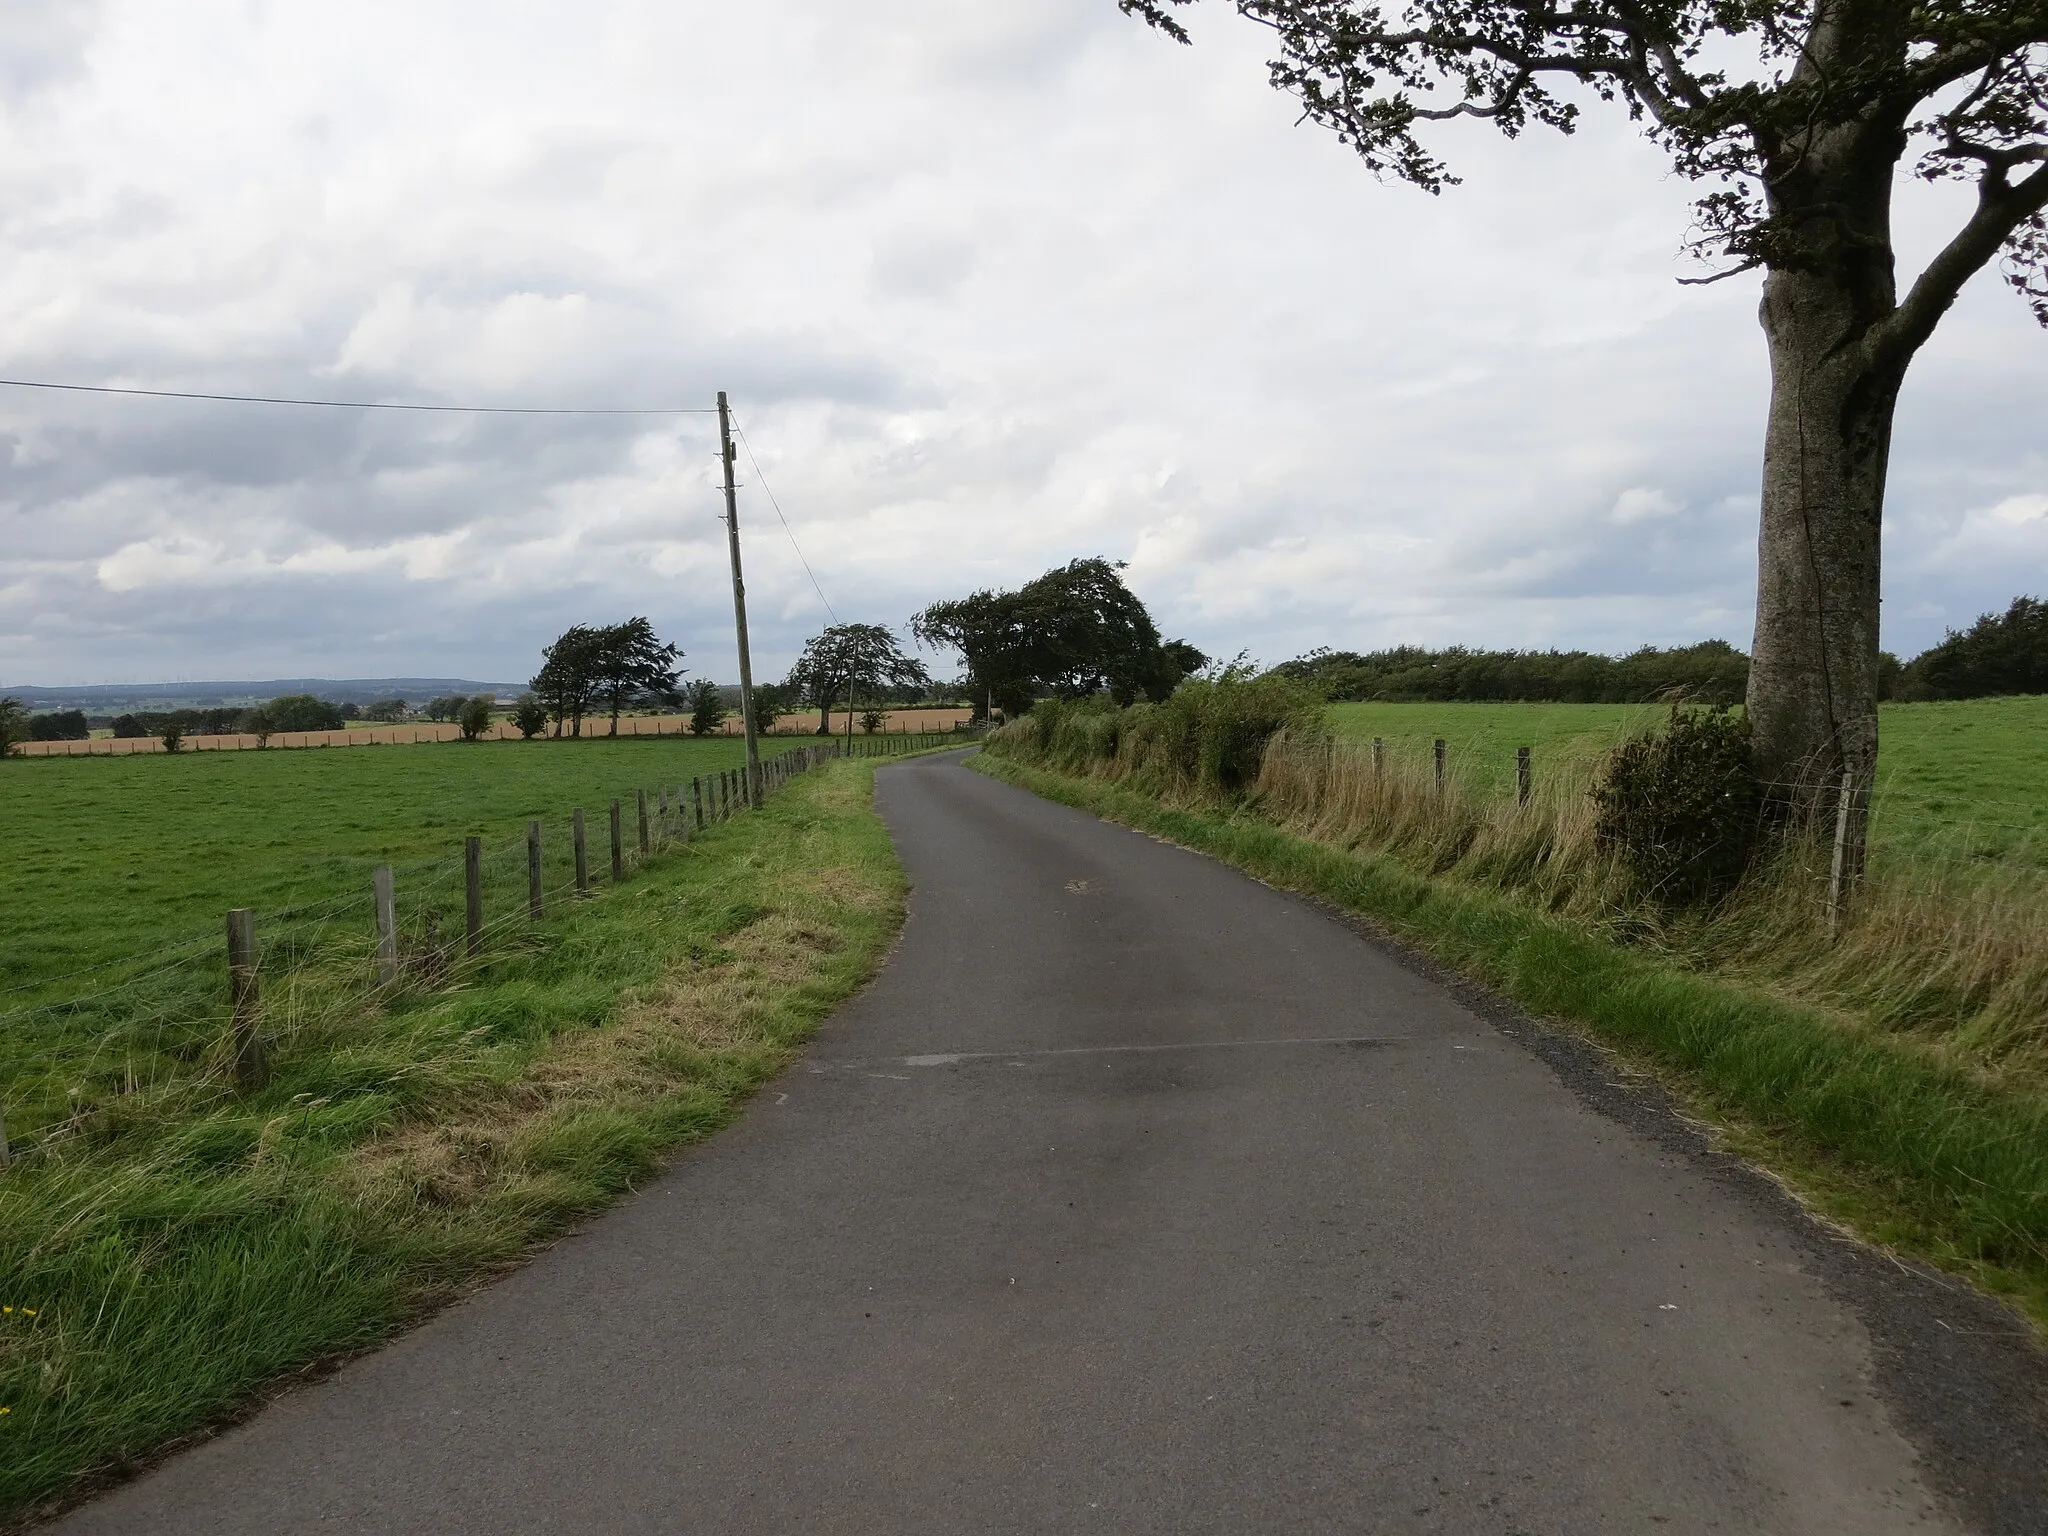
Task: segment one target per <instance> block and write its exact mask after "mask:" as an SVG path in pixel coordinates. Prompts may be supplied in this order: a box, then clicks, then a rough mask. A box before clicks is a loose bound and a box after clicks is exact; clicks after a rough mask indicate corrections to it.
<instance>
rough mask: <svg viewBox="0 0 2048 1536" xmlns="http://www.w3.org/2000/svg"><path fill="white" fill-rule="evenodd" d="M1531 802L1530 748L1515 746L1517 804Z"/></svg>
mask: <svg viewBox="0 0 2048 1536" xmlns="http://www.w3.org/2000/svg"><path fill="white" fill-rule="evenodd" d="M1528 803H1529V749H1528V748H1527V747H1517V748H1515V804H1517V805H1527V804H1528Z"/></svg>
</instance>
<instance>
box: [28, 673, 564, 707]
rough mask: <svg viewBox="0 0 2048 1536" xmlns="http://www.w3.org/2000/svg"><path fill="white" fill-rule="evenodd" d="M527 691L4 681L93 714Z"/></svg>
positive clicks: (466, 685)
mask: <svg viewBox="0 0 2048 1536" xmlns="http://www.w3.org/2000/svg"><path fill="white" fill-rule="evenodd" d="M525 691H526V685H525V684H524V683H480V682H477V681H476V680H475V679H473V678H466V677H344V678H335V677H280V678H274V679H272V680H271V681H269V682H254V683H252V682H211V683H89V684H82V685H80V686H77V687H72V688H39V687H34V686H31V685H28V684H14V683H0V697H5V698H15V699H19V700H21V702H22V704H23V705H24V706H26V707H27V708H28V709H30V710H32V711H40V710H48V709H82V710H84V711H86V713H88V714H94V715H106V714H117V713H119V712H120V711H122V710H132V709H222V708H235V707H241V706H246V705H250V704H261V703H262V702H263V701H264V700H265V699H274V698H276V697H277V696H278V695H279V694H285V693H310V694H312V695H313V696H314V697H315V698H320V699H326V700H328V701H329V702H331V703H335V704H371V703H375V702H376V701H377V700H378V699H404V700H405V701H406V703H408V704H424V703H425V702H426V701H427V700H429V699H438V698H445V697H446V696H447V695H449V694H451V693H489V694H495V695H497V696H499V697H501V698H515V697H517V696H518V695H519V694H521V693H523V692H525Z"/></svg>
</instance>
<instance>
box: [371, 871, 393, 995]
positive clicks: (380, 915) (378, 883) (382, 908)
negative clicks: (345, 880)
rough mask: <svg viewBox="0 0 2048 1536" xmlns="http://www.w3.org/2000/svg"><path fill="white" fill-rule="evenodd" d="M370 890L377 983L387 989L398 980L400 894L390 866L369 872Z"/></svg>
mask: <svg viewBox="0 0 2048 1536" xmlns="http://www.w3.org/2000/svg"><path fill="white" fill-rule="evenodd" d="M370 890H371V892H372V894H373V895H374V896H375V897H376V904H377V980H378V982H379V983H380V984H381V985H383V986H387V987H388V986H390V985H391V984H392V983H393V982H395V981H397V980H398V893H397V892H396V891H395V890H394V889H393V888H392V884H391V866H390V865H389V864H379V865H378V866H377V867H376V868H375V869H374V870H372V871H371V872H370Z"/></svg>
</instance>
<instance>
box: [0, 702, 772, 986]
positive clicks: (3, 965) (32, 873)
mask: <svg viewBox="0 0 2048 1536" xmlns="http://www.w3.org/2000/svg"><path fill="white" fill-rule="evenodd" d="M791 745H801V743H791V742H785V741H779V740H771V741H770V742H765V743H764V747H765V748H766V749H767V750H769V751H771V752H772V751H777V750H786V749H787V748H788V747H789V746H791ZM744 756H745V749H744V747H743V746H742V744H741V743H740V741H739V740H738V739H737V738H726V737H711V738H707V739H704V740H695V739H691V738H678V737H674V736H670V737H665V738H656V737H638V738H636V737H619V738H616V739H608V738H604V737H598V738H585V739H582V740H566V741H553V740H536V741H530V742H529V741H505V742H445V743H438V744H426V745H420V746H398V747H352V748H348V749H346V750H342V751H319V750H312V749H307V750H293V749H282V750H280V749H273V750H271V751H268V752H204V753H196V752H195V753H181V754H178V755H176V756H171V757H166V756H163V755H160V754H159V755H149V756H136V757H36V758H17V759H14V760H12V761H10V762H8V763H6V764H5V765H0V822H4V824H5V825H6V827H7V829H8V835H7V857H6V859H5V860H4V861H0V1014H4V1013H7V1012H9V1011H11V1010H13V1009H16V1008H19V1007H21V1006H24V1005H32V1004H36V1003H40V1002H46V1001H51V1000H56V999H62V998H69V997H75V996H79V995H82V994H86V993H90V992H94V991H97V990H99V988H100V987H101V986H102V985H103V984H105V983H106V982H107V981H108V980H109V979H114V980H118V979H120V977H121V976H124V975H126V974H127V970H126V968H125V967H124V966H123V965H122V962H124V961H125V960H127V959H129V958H130V957H138V958H143V959H145V960H146V959H147V958H148V957H150V956H153V955H156V954H159V953H161V952H164V951H167V950H175V949H177V948H178V947H180V946H186V945H192V946H196V947H203V948H206V949H207V950H208V952H209V953H210V952H211V950H212V949H213V948H217V947H218V946H219V930H220V928H221V924H222V920H223V915H224V914H225V913H226V911H227V910H228V909H229V908H230V907H250V908H253V909H254V910H255V912H256V914H257V922H258V924H259V929H260V926H261V925H262V924H263V923H264V921H265V919H266V916H274V915H275V914H279V913H286V912H297V911H302V910H305V909H308V908H316V907H318V906H319V905H320V904H321V903H323V902H331V901H333V900H335V899H336V898H359V899H360V900H361V902H362V903H364V910H365V911H367V910H368V908H367V902H368V900H369V896H368V893H369V889H370V871H371V870H372V869H373V868H374V867H375V866H376V865H379V864H391V865H394V866H399V867H401V868H403V867H405V866H420V865H438V866H451V865H452V864H453V863H454V862H455V861H458V860H459V859H460V857H461V851H462V843H463V839H464V838H466V837H468V836H470V835H472V834H477V835H481V836H483V837H485V838H487V839H490V840H492V841H493V842H494V843H503V842H508V841H510V840H513V839H517V840H519V841H520V844H521V847H520V851H519V859H518V868H517V870H516V871H515V873H516V874H517V877H518V878H517V883H516V884H515V885H514V886H512V887H511V888H508V889H506V890H504V891H502V892H492V893H491V894H492V895H493V896H499V895H502V897H503V899H504V900H506V901H516V900H521V899H523V897H524V890H525V865H524V851H523V847H524V845H523V839H524V836H525V828H526V823H527V822H528V821H529V820H539V821H541V822H542V823H543V824H544V826H545V828H546V834H547V838H548V848H547V854H548V859H549V862H550V863H551V864H552V865H554V866H555V867H554V869H552V870H551V871H550V872H549V873H550V878H551V880H552V877H553V876H554V875H555V874H558V873H560V872H561V871H564V870H566V869H568V867H569V865H568V863H567V860H568V849H569V843H568V837H569V818H570V814H571V813H572V812H573V811H575V810H576V809H577V808H579V807H581V808H582V809H583V811H584V813H585V815H586V817H587V818H588V819H589V829H590V830H589V836H590V842H591V847H592V850H593V854H592V857H593V860H594V861H595V862H596V863H597V864H600V865H602V864H606V863H608V861H609V858H610V851H609V847H608V844H607V839H608V832H607V829H606V824H605V818H606V811H607V808H608V806H609V805H610V803H611V801H612V800H613V799H615V798H618V799H623V800H624V801H625V802H626V803H627V805H628V807H631V805H632V802H633V792H634V791H635V790H636V789H646V790H647V791H649V793H650V794H658V792H659V790H660V789H661V788H662V787H668V788H669V789H670V790H671V793H673V788H674V786H675V785H676V784H678V783H687V782H688V781H689V780H690V779H691V778H692V777H696V776H700V775H705V774H712V773H716V772H718V771H719V770H721V769H726V768H736V767H738V766H739V765H740V764H741V763H742V762H743V761H744ZM629 827H630V811H629ZM636 833H637V829H632V830H629V832H628V836H629V837H632V836H634V835H636ZM165 958H170V957H169V956H166V957H165ZM110 965H111V969H112V971H113V973H114V974H113V976H112V977H111V978H110V977H109V975H108V974H107V970H108V968H109V967H110Z"/></svg>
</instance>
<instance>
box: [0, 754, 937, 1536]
mask: <svg viewBox="0 0 2048 1536" xmlns="http://www.w3.org/2000/svg"><path fill="white" fill-rule="evenodd" d="M875 766H876V764H875V763H874V762H871V761H855V762H840V763H833V764H828V765H826V766H825V767H823V768H821V769H819V770H817V771H815V772H813V773H812V774H810V775H807V776H805V777H803V778H800V779H798V780H796V781H795V782H794V783H792V784H790V785H789V786H788V787H786V788H784V789H783V790H781V791H780V792H778V793H777V794H776V795H775V796H773V797H772V798H771V799H770V800H769V802H768V804H767V806H766V808H765V809H764V810H762V811H761V812H759V813H756V814H752V815H747V816H743V817H740V818H738V819H736V820H734V821H731V822H728V823H725V824H722V825H718V826H714V827H712V828H711V829H709V830H708V831H706V832H704V833H702V834H700V835H699V837H697V838H696V839H693V840H692V841H691V842H690V843H689V844H688V845H687V846H685V847H683V848H681V849H679V850H677V851H675V852H674V853H672V854H669V855H667V856H664V857H662V858H659V859H657V860H655V861H653V862H651V863H649V864H647V865H645V866H643V867H642V868H641V869H640V870H639V871H638V872H636V873H635V874H634V875H633V876H632V877H631V878H630V879H629V880H628V881H627V882H626V883H625V884H623V885H621V886H618V887H616V888H612V889H607V890H604V891H602V892H601V894H599V895H598V896H597V897H596V898H595V899H593V900H590V901H588V902H581V903H574V902H570V903H562V904H559V905H558V906H557V907H556V908H555V909H554V912H555V914H556V915H554V916H552V917H551V918H550V920H549V921H547V922H545V923H543V924H541V925H539V926H538V927H537V928H535V929H534V930H532V931H531V932H530V933H528V934H527V935H526V936H525V937H524V938H523V939H522V940H521V941H519V942H518V944H517V947H514V948H509V949H508V950H507V952H504V953H501V954H497V955H495V956H494V957H492V958H490V959H489V960H487V961H486V962H484V963H483V964H482V965H480V966H479V967H478V968H476V969H474V970H472V971H470V972H469V973H468V974H466V975H464V976H463V977H462V979H461V980H460V982H459V983H458V984H456V985H452V986H448V987H444V988H441V989H438V990H426V989H418V990H412V991H402V992H399V993H396V994H392V995H389V996H387V997H386V998H385V999H384V1000H383V1001H382V1002H380V1003H378V1004H376V1005H374V1006H372V1007H369V1008H367V1009H365V1010H363V1011H361V1012H358V1013H355V1014H352V1015H349V1016H346V1017H342V1018H337V1019H336V1020H334V1021H333V1022H332V1023H329V1024H323V1025H322V1026H320V1027H319V1028H315V1029H308V1030H302V1031H300V1032H298V1033H296V1034H294V1035H292V1036H291V1037H290V1046H289V1050H288V1051H287V1052H286V1053H285V1054H283V1055H281V1056H280V1057H279V1059H278V1060H277V1061H276V1062H275V1064H274V1069H273V1075H272V1077H271V1080H270V1082H269V1083H268V1085H267V1086H266V1087H265V1088H263V1089H262V1090H261V1091H260V1092H256V1093H253V1094H250V1095H247V1096H243V1097H234V1096H227V1095H223V1096H221V1097H219V1098H218V1099H217V1100H215V1101H214V1102H213V1103H211V1104H210V1105H207V1106H204V1107H202V1108H200V1109H197V1110H195V1109H194V1108H193V1107H192V1106H191V1105H190V1104H189V1103H187V1102H185V1101H179V1104H180V1108H179V1111H178V1113H177V1114H175V1115H165V1116H163V1117H160V1118H154V1119H152V1118H150V1117H148V1116H147V1115H140V1114H138V1115H130V1116H122V1115H118V1114H110V1115H106V1116H103V1117H100V1118H99V1119H96V1120H95V1121H94V1122H93V1124H92V1126H91V1127H90V1128H89V1129H88V1130H87V1131H86V1132H85V1133H82V1134H80V1135H77V1136H73V1137H70V1138H67V1139H65V1140H64V1141H63V1142H62V1143H61V1145H53V1146H52V1147H51V1148H49V1149H47V1150H45V1151H41V1152H39V1153H38V1154H37V1155H36V1156H34V1157H32V1158H29V1159H26V1160H24V1161H22V1162H20V1163H17V1164H16V1165H15V1167H14V1168H12V1169H11V1170H9V1171H8V1172H7V1173H5V1174H4V1175H0V1304H4V1305H5V1306H6V1307H7V1308H8V1309H9V1310H7V1311H6V1312H4V1313H0V1409H5V1410H6V1412H5V1413H4V1414H0V1527H4V1526H7V1525H9V1524H10V1523H11V1521H10V1517H12V1519H13V1520H19V1519H21V1518H24V1517H25V1516H27V1515H28V1514H30V1513H32V1512H33V1511H34V1510H35V1508H36V1507H37V1506H38V1505H39V1504H42V1503H44V1501H49V1500H52V1499H57V1498H61V1497H63V1496H65V1495H66V1494H67V1493H70V1492H75V1491H77V1490H78V1489H80V1488H81V1487H85V1486H89V1485H90V1484H91V1483H92V1481H93V1480H94V1479H95V1478H97V1477H99V1476H103V1475H118V1474H119V1473H120V1472H122V1471H123V1470H125V1469H127V1468H129V1467H132V1466H133V1465H134V1464H136V1463H137V1462H138V1461H139V1460H141V1459H142V1458H144V1457H147V1456H149V1455H151V1454H152V1453H154V1452H155V1451H157V1450H158V1449H160V1448H161V1447H162V1446H163V1445H164V1444H165V1443H166V1442H168V1441H170V1440H172V1439H174V1438H175V1437H177V1436H180V1435H182V1434H186V1433H188V1432H191V1431H193V1430H196V1429H199V1428H201V1427H203V1426H205V1425H207V1424H209V1423H211V1422H215V1421H217V1420H219V1419H220V1418H221V1417H223V1416H224V1415H227V1414H229V1413H231V1412H232V1411H233V1410H234V1409H235V1408H236V1407H237V1406H238V1405H240V1404H243V1403H246V1402H247V1401H248V1400H249V1399H250V1395H251V1394H252V1393H253V1392H255V1391H256V1390H257V1389H259V1388H260V1387H262V1386H263V1385H264V1384H265V1383H270V1382H275V1381H278V1380H279V1379H280V1378H283V1377H286V1376H287V1375H288V1374H289V1373H296V1372H303V1371H306V1370H308V1369H309V1368H313V1367H317V1366H318V1365H319V1363H320V1362H322V1361H325V1360H329V1359H332V1358H334V1357H335V1356H338V1355H342V1354H346V1353H348V1352H350V1351H354V1350H359V1349H362V1348H364V1347H365V1346H368V1345H370V1344H373V1343H375V1342H377V1341H378V1340H380V1339H383V1338H385V1337H388V1336H389V1335H390V1334H391V1333H392V1332H393V1331H394V1330H396V1329H398V1328H400V1327H402V1326H404V1325H405V1324H407V1323H408V1322H410V1321H413V1320H415V1319H417V1318H418V1317H419V1316H420V1315H421V1314H422V1313H423V1312H424V1311H426V1310H427V1309H429V1308H431V1307H433V1306H435V1305H437V1304H439V1303H441V1302H443V1301H445V1300H447V1299H448V1298H450V1297H451V1296H453V1295H455V1294H457V1293H458V1292H459V1291H460V1290H461V1289H462V1288H464V1287H465V1286H467V1285H470V1284H473V1283H474V1282H476V1281H477V1280H478V1279H480V1278H482V1277H485V1276H487V1275H489V1274H491V1273H492V1272H494V1271H496V1270H499V1269H501V1268H503V1267H504V1266H506V1265H508V1264H510V1263H512V1262H514V1261H516V1260H517V1259H518V1258H520V1257H521V1256H522V1255H523V1254H525V1253H527V1252H528V1251H530V1250H531V1249H532V1247H533V1246H534V1245H535V1244H537V1243H539V1242H542V1241H544V1240H546V1239H547V1238H549V1237H551V1236H553V1235H554V1234H557V1233H559V1232H560V1231H562V1230H563V1229H564V1227H566V1226H567V1225H568V1224H569V1223H570V1222H572V1221H574V1220H575V1219H576V1218H578V1217H580V1216H583V1215H585V1214H587V1213H589V1212H591V1211H594V1210H596V1209H598V1208H599V1207H601V1206H603V1205H605V1204H606V1203H608V1202H610V1201H611V1200H613V1199H615V1198H617V1196H619V1195H620V1194H621V1193H622V1192H624V1191H625V1190H627V1189H628V1188H630V1187H631V1186H632V1184H633V1183H634V1182H635V1181H636V1180H638V1179H640V1178H642V1177H644V1176H645V1175H647V1174H648V1173H650V1172H651V1171H653V1170H654V1169H655V1168H656V1167H658V1166H659V1164H660V1163H661V1161H662V1159H663V1158H664V1157H665V1156H666V1155H667V1154H669V1153H670V1152H671V1151H673V1150H674V1149H675V1148H676V1147H678V1146H680V1145H682V1144H684V1143H687V1142H689V1141H692V1140H694V1139H696V1138H699V1137H702V1136H705V1135H708V1134H709V1133H711V1132H712V1131H714V1130H716V1129H717V1128H718V1127H720V1126H721V1125H723V1124H725V1123H726V1122H727V1121H728V1120H730V1119H731V1118H732V1117H733V1115H734V1114H735V1113H736V1111H737V1108H738V1106H739V1104H740V1102H741V1101H742V1100H743V1099H744V1098H745V1097H746V1096H747V1095H748V1094H750V1093H751V1092H752V1091H753V1090H754V1089H755V1088H757V1087H758V1086H759V1085H760V1084H761V1083H762V1082H763V1081H764V1080H766V1079H767V1078H768V1077H770V1076H771V1075H772V1074H774V1073H775V1072H776V1071H778V1070H779V1069H780V1068H781V1067H782V1066H783V1065H785V1064H786V1063H787V1062H788V1061H789V1060H790V1058H791V1056H792V1055H793V1053H794V1051H795V1050H796V1048H797V1047H798V1046H799V1045H800V1044H801V1043H802V1041H803V1040H804V1039H806V1038H807V1037H808V1035H809V1034H810V1033H811V1031H812V1030H813V1028H814V1027H815V1026H816V1025H817V1023H818V1022H819V1020H820V1019H822V1018H823V1017H824V1015H825V1014H826V1012H827V1011H828V1010H829V1009H830V1008H831V1007H832V1006H833V1005H834V1004H836V1003H837V1002H839V1001H840V1000H841V999H842V998H844V997H846V996H847V995H848V994H849V993H851V992H852V991H853V990H854V989H855V988H857V987H858V986H859V985H861V983H862V982H864V981H865V980H866V979H867V978H868V976H870V975H871V974H872V973H873V971H874V968H875V967H876V965H877V964H878V963H879V962H880V959H881V957H882V955H883V953H884V952H885V950H886V948H887V946H888V944H889V942H890V940H891V939H892V937H893V936H894V934H895V932H896V930H897V928H898V926H899V924H900V922H901V918H902V913H903V898H904V884H903V877H902V872H901V869H900V867H899V866H898V864H897V862H896V859H895V855H894V853H893V851H892V849H891V847H890V844H889V839H888V835H887V832H886V830H885V829H884V828H883V826H882V824H881V821H880V819H879V818H878V817H877V816H876V815H875V814H874V812H873V810H872V808H871V804H870V802H871V799H872V787H873V769H874V767H875Z"/></svg>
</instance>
